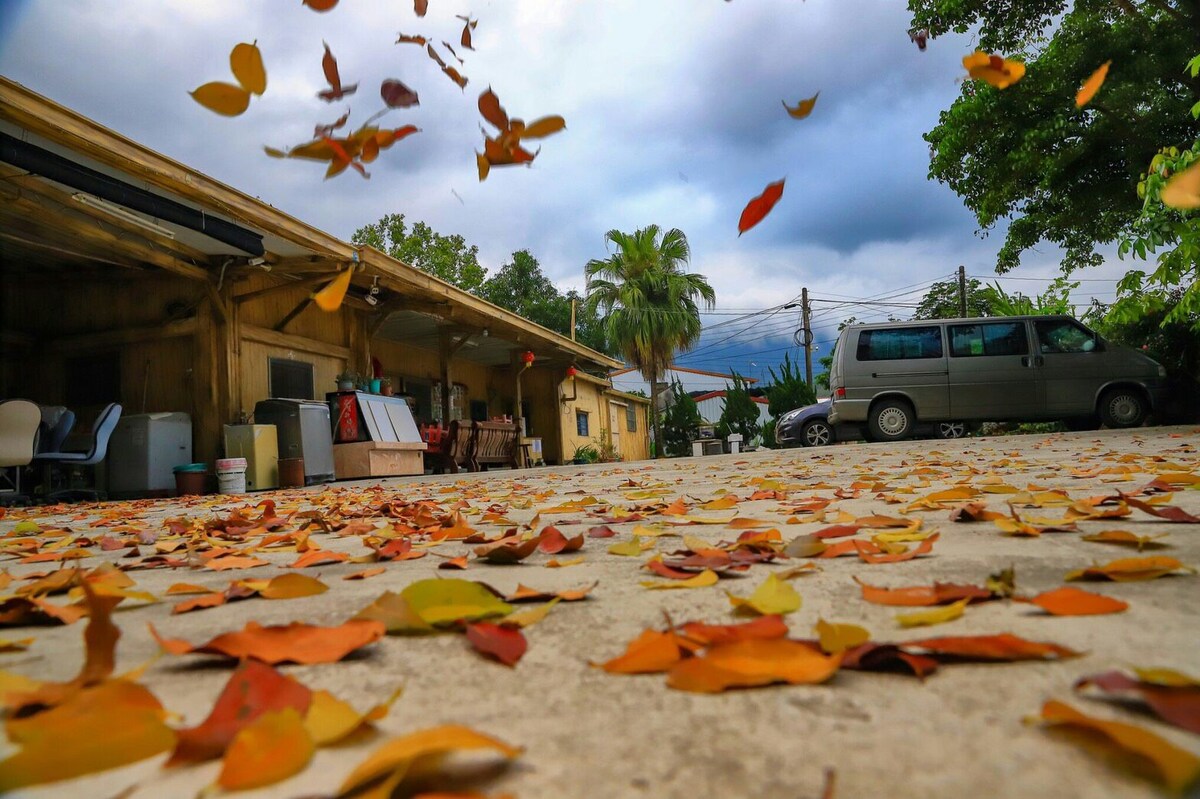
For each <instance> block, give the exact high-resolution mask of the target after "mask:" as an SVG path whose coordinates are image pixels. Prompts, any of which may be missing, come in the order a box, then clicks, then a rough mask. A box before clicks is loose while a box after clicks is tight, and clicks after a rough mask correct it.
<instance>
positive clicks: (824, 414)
mask: <svg viewBox="0 0 1200 799" xmlns="http://www.w3.org/2000/svg"><path fill="white" fill-rule="evenodd" d="M830 404H831V402H830V400H827V399H823V400H821V401H820V402H818V403H817V404H816V405H809V406H807V407H804V408H797V409H796V410H794V411H788V412H787V413H785V414H784V415H783V416H780V417H779V421H778V422H777V423H776V424H775V443H776V444H778V445H779V446H781V447H795V446H803V447H824V446H827V445H829V444H836V443H837V442H838V441H859V440H862V439H864V438H866V436H865V435H864V434H863V430H862V428H861V427H860V426H859V425H854V424H839V425H832V424H830V423H829V406H830ZM967 432H968V427H967V425H966V424H964V423H963V422H939V423H937V424H932V423H927V424H918V425H917V426H916V430H915V435H916V436H918V437H926V438H962V437H963V436H965V435H966V434H967Z"/></svg>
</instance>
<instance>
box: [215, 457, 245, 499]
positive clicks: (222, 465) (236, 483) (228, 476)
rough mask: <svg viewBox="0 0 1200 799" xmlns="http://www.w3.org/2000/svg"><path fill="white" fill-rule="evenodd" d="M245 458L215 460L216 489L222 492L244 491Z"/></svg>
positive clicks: (235, 492)
mask: <svg viewBox="0 0 1200 799" xmlns="http://www.w3.org/2000/svg"><path fill="white" fill-rule="evenodd" d="M246 465H247V464H246V459H245V458H222V459H221V460H218V461H217V490H218V491H220V492H221V493H222V494H245V493H246Z"/></svg>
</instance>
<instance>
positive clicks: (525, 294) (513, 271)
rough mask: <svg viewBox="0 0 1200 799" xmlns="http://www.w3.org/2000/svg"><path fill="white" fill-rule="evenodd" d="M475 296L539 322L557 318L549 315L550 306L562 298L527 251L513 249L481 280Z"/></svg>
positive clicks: (551, 308) (551, 310) (550, 311)
mask: <svg viewBox="0 0 1200 799" xmlns="http://www.w3.org/2000/svg"><path fill="white" fill-rule="evenodd" d="M479 296H481V297H483V298H484V299H485V300H487V301H488V302H490V303H493V304H495V305H499V306H500V307H501V308H505V309H507V310H509V311H512V312H513V313H515V314H520V315H521V316H523V317H525V318H526V319H529V320H531V321H534V322H538V323H539V324H542V322H541V320H542V319H547V320H549V321H557V320H554V319H553V318H552V317H553V315H554V314H553V311H554V310H556V309H554V308H553V305H554V304H555V301H557V300H561V299H562V295H560V294H559V293H558V288H557V287H555V285H554V283H552V282H551V281H550V278H548V277H546V275H545V273H544V272H542V267H541V265H540V264H539V263H538V260H537V258H534V257H533V255H531V254H530V252H529V250H518V251H517V252H514V253H513V254H512V260H511V261H509V262H508V263H506V264H505V265H504V266H502V267H500V269H499V271H497V272H495V273H493V274H492V275H491V276H490V277H488V279H487V280H485V281H484V282H483V285H482V286H481V287H480V290H479ZM547 327H549V325H547ZM563 327H566V325H564V326H563Z"/></svg>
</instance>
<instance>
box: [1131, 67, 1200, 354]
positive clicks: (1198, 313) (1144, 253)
mask: <svg viewBox="0 0 1200 799" xmlns="http://www.w3.org/2000/svg"><path fill="white" fill-rule="evenodd" d="M1189 66H1190V70H1194V71H1196V72H1198V73H1200V56H1197V57H1196V59H1194V61H1193V64H1192V65H1189ZM1195 112H1196V113H1198V114H1200V107H1198V108H1197V109H1196V110H1195ZM1196 163H1200V137H1198V138H1197V139H1196V140H1195V142H1193V144H1192V146H1191V147H1190V148H1186V149H1183V150H1180V149H1179V148H1177V147H1167V148H1163V150H1162V151H1160V152H1159V153H1158V154H1156V155H1155V156H1154V158H1153V159H1152V160H1151V162H1150V165H1149V167H1148V170H1147V173H1146V174H1145V175H1144V176H1143V179H1142V181H1141V182H1140V183H1139V184H1138V194H1139V195H1140V196H1141V197H1142V198H1143V201H1142V213H1141V215H1140V216H1139V217H1138V220H1137V222H1136V223H1135V224H1134V227H1133V230H1132V232H1131V233H1130V235H1129V236H1127V237H1126V238H1125V239H1124V240H1123V241H1122V242H1121V246H1120V247H1119V248H1118V249H1117V253H1118V254H1119V255H1121V256H1122V257H1126V256H1130V257H1134V258H1137V259H1141V260H1143V261H1150V258H1151V257H1154V259H1155V260H1154V263H1155V265H1156V266H1155V269H1154V271H1153V272H1151V273H1150V274H1149V275H1147V274H1146V273H1145V272H1143V271H1141V270H1136V269H1135V270H1131V271H1130V272H1129V273H1128V274H1127V275H1126V276H1125V279H1124V280H1122V281H1121V283H1120V284H1119V285H1118V286H1117V291H1118V294H1119V297H1120V299H1119V301H1118V302H1117V303H1116V305H1115V306H1114V307H1113V309H1112V313H1113V314H1114V316H1115V321H1117V322H1123V323H1133V322H1136V321H1137V320H1139V319H1142V318H1145V317H1152V316H1160V317H1161V318H1162V321H1163V323H1164V324H1168V325H1170V324H1183V325H1186V326H1188V327H1190V328H1191V329H1192V332H1193V335H1200V213H1198V212H1195V211H1193V212H1190V213H1189V212H1185V211H1175V210H1172V209H1170V208H1168V207H1167V206H1165V205H1163V202H1162V198H1161V194H1162V189H1163V186H1165V185H1166V182H1167V179H1168V178H1169V177H1170V176H1171V175H1174V174H1175V173H1177V172H1179V171H1180V170H1183V169H1187V168H1188V167H1189V166H1191V165H1192V164H1196Z"/></svg>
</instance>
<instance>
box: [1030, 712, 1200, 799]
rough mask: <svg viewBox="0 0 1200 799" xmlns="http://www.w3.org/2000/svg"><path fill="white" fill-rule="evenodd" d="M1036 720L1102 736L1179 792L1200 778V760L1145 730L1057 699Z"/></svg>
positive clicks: (1168, 786) (1172, 789) (1174, 790)
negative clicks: (1082, 710)
mask: <svg viewBox="0 0 1200 799" xmlns="http://www.w3.org/2000/svg"><path fill="white" fill-rule="evenodd" d="M1035 720H1040V721H1043V722H1045V723H1046V724H1049V725H1051V726H1066V727H1076V728H1080V729H1084V730H1089V731H1091V732H1096V733H1100V734H1101V735H1103V736H1104V737H1106V738H1108V740H1109V741H1110V742H1111V743H1113V744H1114V745H1116V746H1117V747H1119V748H1120V749H1121V750H1123V751H1124V752H1125V753H1127V754H1130V755H1133V756H1135V757H1136V758H1138V759H1139V760H1140V761H1141V762H1143V763H1146V764H1148V765H1150V766H1152V767H1153V769H1154V772H1155V773H1156V775H1157V776H1158V778H1159V780H1160V781H1161V782H1162V783H1163V784H1164V785H1166V786H1167V788H1169V789H1170V790H1171V791H1173V792H1175V793H1183V791H1184V790H1185V789H1186V788H1187V787H1188V786H1189V785H1191V784H1193V783H1194V782H1195V781H1196V779H1197V778H1198V777H1200V758H1197V757H1196V756H1195V755H1193V754H1192V753H1190V752H1188V751H1186V750H1184V749H1180V748H1179V747H1177V746H1175V745H1173V744H1171V743H1170V742H1169V741H1166V740H1164V739H1163V738H1160V737H1159V736H1158V735H1155V734H1154V733H1152V732H1150V731H1149V730H1147V729H1143V728H1142V727H1138V726H1136V725H1133V724H1122V723H1120V722H1116V721H1105V720H1102V719H1097V718H1093V717H1092V716H1087V715H1084V714H1083V713H1080V712H1079V711H1078V710H1076V709H1075V708H1073V707H1071V706H1070V705H1068V704H1065V703H1063V702H1056V701H1053V700H1052V701H1049V702H1046V704H1044V705H1043V706H1042V713H1041V716H1040V717H1037V719H1035Z"/></svg>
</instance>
